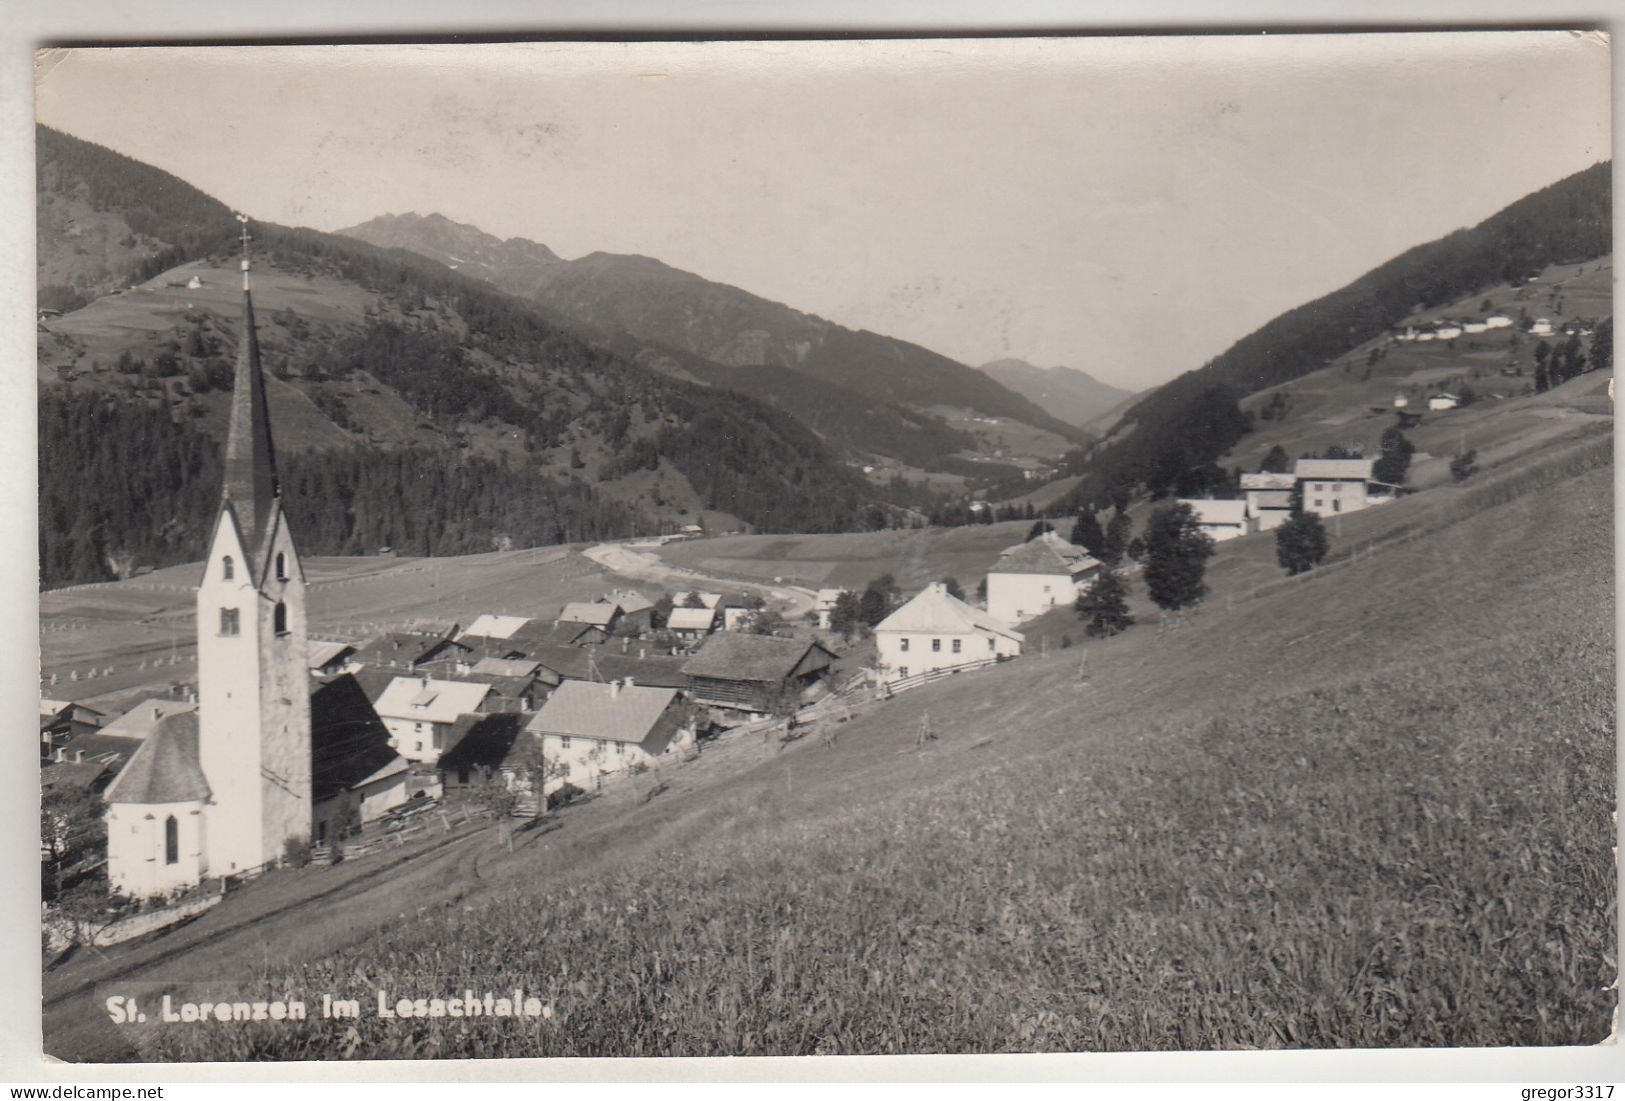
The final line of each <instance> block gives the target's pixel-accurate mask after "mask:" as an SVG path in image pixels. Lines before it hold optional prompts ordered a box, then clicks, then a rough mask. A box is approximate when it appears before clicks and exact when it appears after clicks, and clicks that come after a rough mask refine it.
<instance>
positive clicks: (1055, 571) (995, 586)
mask: <svg viewBox="0 0 1625 1101" xmlns="http://www.w3.org/2000/svg"><path fill="white" fill-rule="evenodd" d="M1099 570H1100V563H1099V562H1098V561H1096V560H1095V559H1094V558H1092V557H1091V556H1090V555H1089V552H1088V551H1086V550H1084V549H1083V548H1082V547H1079V546H1076V545H1074V544H1072V543H1068V542H1067V541H1066V540H1064V539H1062V538H1061V537H1060V536H1059V535H1056V534H1055V533H1054V532H1053V531H1047V532H1045V533H1044V534H1043V535H1040V536H1038V537H1037V538H1036V539H1030V540H1028V541H1027V542H1025V543H1020V544H1017V545H1016V546H1013V547H1006V548H1005V550H1004V551H1003V552H1002V553H1001V554H1000V555H999V561H998V563H997V564H996V565H994V567H993V568H992V569H990V570H988V572H987V610H988V614H990V615H992V616H993V617H994V618H996V619H999V620H1003V621H1004V622H1005V623H1007V624H1008V623H1020V622H1021V621H1022V620H1024V619H1030V618H1032V617H1033V616H1036V615H1039V614H1041V613H1043V612H1045V611H1047V610H1049V609H1050V608H1053V607H1055V606H1056V605H1059V604H1071V603H1072V602H1073V601H1074V600H1076V599H1077V598H1078V595H1079V594H1080V593H1082V592H1083V591H1084V590H1086V589H1087V588H1088V587H1089V585H1090V584H1091V583H1092V582H1093V579H1094V576H1095V574H1096V573H1098V572H1099Z"/></svg>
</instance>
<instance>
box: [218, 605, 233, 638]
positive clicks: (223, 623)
mask: <svg viewBox="0 0 1625 1101" xmlns="http://www.w3.org/2000/svg"><path fill="white" fill-rule="evenodd" d="M220 633H221V634H223V635H234V634H236V633H237V609H236V608H221V609H220Z"/></svg>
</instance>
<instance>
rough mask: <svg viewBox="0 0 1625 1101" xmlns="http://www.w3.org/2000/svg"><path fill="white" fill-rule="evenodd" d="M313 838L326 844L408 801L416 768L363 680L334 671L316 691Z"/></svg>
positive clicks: (312, 715) (312, 726)
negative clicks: (399, 746) (402, 752)
mask: <svg viewBox="0 0 1625 1101" xmlns="http://www.w3.org/2000/svg"><path fill="white" fill-rule="evenodd" d="M310 749H311V772H310V779H311V799H312V801H313V804H314V805H313V814H312V829H311V841H312V842H314V843H315V844H317V845H324V844H328V843H331V842H333V841H337V840H339V839H341V838H343V837H345V836H347V835H349V834H351V833H354V832H356V831H357V830H359V829H360V828H361V827H362V826H364V825H366V824H367V823H368V822H373V821H376V820H377V819H379V818H381V817H383V816H384V815H386V814H388V813H389V812H390V811H392V810H394V809H395V808H396V807H398V806H400V805H401V804H403V803H405V802H406V800H407V797H408V792H407V781H408V779H409V773H410V771H411V768H410V766H409V765H408V764H407V763H406V760H405V759H404V758H403V757H402V756H401V755H400V754H399V753H397V752H396V751H395V750H394V749H393V748H392V747H391V745H390V734H389V730H388V728H386V727H385V726H384V723H383V721H382V720H381V719H380V718H379V716H378V713H377V711H376V710H374V708H373V706H372V703H371V701H369V700H368V699H367V695H366V693H365V692H363V691H362V689H361V685H360V684H359V683H357V681H356V679H355V678H354V677H353V676H350V675H348V674H344V675H340V676H337V677H334V678H333V679H332V680H330V681H328V682H327V683H326V684H324V685H322V686H321V687H320V688H318V689H317V690H316V691H315V692H313V693H312V694H311V697H310Z"/></svg>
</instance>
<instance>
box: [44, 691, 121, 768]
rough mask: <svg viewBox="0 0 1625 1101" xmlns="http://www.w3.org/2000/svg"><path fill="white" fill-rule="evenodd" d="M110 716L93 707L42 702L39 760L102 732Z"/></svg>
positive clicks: (79, 704) (63, 701)
mask: <svg viewBox="0 0 1625 1101" xmlns="http://www.w3.org/2000/svg"><path fill="white" fill-rule="evenodd" d="M106 721H107V716H106V715H105V714H103V713H102V712H100V711H97V710H96V709H95V708H94V707H86V706H85V705H84V704H82V703H71V702H69V701H67V700H40V702H39V736H40V757H41V758H45V757H49V756H51V751H52V750H54V749H56V748H58V747H60V746H63V745H66V744H67V743H68V742H70V741H72V740H73V739H75V738H77V737H80V736H82V735H86V734H92V733H95V732H97V731H99V730H101V727H102V723H104V722H106Z"/></svg>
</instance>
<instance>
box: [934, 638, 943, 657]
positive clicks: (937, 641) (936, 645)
mask: <svg viewBox="0 0 1625 1101" xmlns="http://www.w3.org/2000/svg"><path fill="white" fill-rule="evenodd" d="M931 652H932V653H933V654H940V653H942V640H941V639H940V638H934V639H932V640H931Z"/></svg>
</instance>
